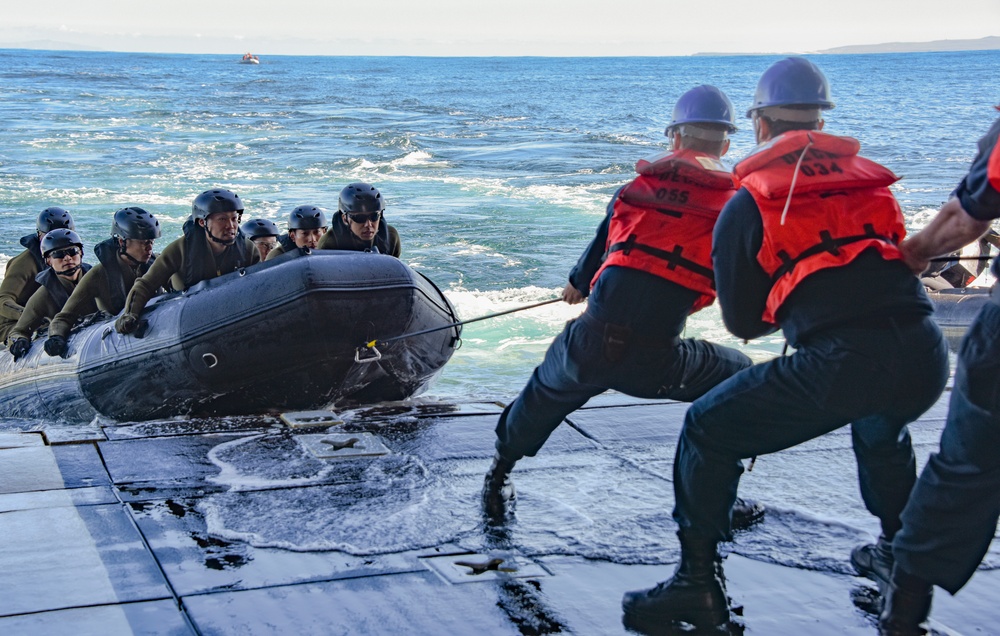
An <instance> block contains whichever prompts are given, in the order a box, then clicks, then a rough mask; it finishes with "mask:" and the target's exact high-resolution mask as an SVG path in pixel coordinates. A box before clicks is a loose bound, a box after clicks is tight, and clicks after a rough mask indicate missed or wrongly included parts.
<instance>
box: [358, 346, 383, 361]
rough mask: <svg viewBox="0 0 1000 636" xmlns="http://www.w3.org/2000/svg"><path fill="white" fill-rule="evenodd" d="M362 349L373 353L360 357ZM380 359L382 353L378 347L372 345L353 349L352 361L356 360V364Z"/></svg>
mask: <svg viewBox="0 0 1000 636" xmlns="http://www.w3.org/2000/svg"><path fill="white" fill-rule="evenodd" d="M362 351H371V352H373V353H374V355H366V356H365V357H363V358H362V357H361V352H362ZM381 359H382V354H381V353H380V352H379V350H378V349H376V348H375V346H374V345H373V346H371V347H358V348H357V349H355V350H354V361H355V362H357V363H358V364H368V363H369V362H377V361H379V360H381Z"/></svg>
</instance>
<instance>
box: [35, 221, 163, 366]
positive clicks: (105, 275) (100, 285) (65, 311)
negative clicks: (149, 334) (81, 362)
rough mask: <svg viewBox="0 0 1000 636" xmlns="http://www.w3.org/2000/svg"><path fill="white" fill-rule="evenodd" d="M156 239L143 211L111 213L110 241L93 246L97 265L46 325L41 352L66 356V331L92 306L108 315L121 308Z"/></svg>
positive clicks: (155, 227)
mask: <svg viewBox="0 0 1000 636" xmlns="http://www.w3.org/2000/svg"><path fill="white" fill-rule="evenodd" d="M158 238H160V222H159V221H157V220H156V217H154V216H153V215H152V214H150V213H149V212H147V211H146V210H143V209H142V208H136V207H130V208H122V209H121V210H118V211H117V212H115V215H114V220H113V222H112V224H111V238H109V239H106V240H104V241H101V242H100V243H98V244H97V245H95V246H94V254H96V255H97V260H98V261H99V262H98V264H97V265H95V266H94V268H93V269H91V270H90V271H89V272H87V273H86V274H85V275H84V276H83V279H82V280H81V281H80V284H79V285H77V286H76V289H75V290H74V291H73V294H72V295H71V296H70V297H69V300H67V301H66V304H65V306H63V308H62V311H60V312H59V313H58V314H56V317H55V318H53V319H52V324H51V325H49V338H48V340H46V341H45V353H47V354H49V355H50V356H64V355H66V350H67V349H68V342H67V338H69V332H70V330H71V329H72V328H73V325H75V324H76V321H77V319H78V318H79V317H80V316H85V315H86V314H88V313H90V312H91V311H93V307H94V306H95V304H96V306H97V309H99V310H100V311H103V312H104V313H106V314H108V315H111V316H114V315H116V314H117V313H118V312H120V311H121V310H122V309H123V308H124V307H125V295H126V294H128V292H129V290H130V289H132V285H133V284H134V283H135V280H136V279H137V278H139V277H140V276H142V275H143V274H145V273H146V272H147V271H149V268H150V266H151V265H152V264H153V261H154V260H155V259H156V255H155V254H153V241H154V240H155V239H158ZM157 291H158V292H159V291H162V290H157Z"/></svg>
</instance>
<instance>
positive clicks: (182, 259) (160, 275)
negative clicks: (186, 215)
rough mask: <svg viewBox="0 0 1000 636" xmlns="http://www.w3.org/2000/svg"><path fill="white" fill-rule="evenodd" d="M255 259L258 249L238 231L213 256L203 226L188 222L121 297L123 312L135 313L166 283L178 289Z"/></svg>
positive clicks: (140, 310) (243, 265)
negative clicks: (234, 241) (233, 238)
mask: <svg viewBox="0 0 1000 636" xmlns="http://www.w3.org/2000/svg"><path fill="white" fill-rule="evenodd" d="M259 262H260V252H258V251H257V247H256V246H255V245H254V244H253V242H252V241H251V240H250V239H248V238H247V237H246V236H245V235H244V234H243V233H242V232H240V233H238V234H237V235H236V243H234V244H233V245H230V246H229V247H227V248H226V250H225V251H224V252H223V253H222V254H220V255H219V257H216V256H215V253H214V252H212V248H211V246H210V245H209V238H208V235H207V234H206V233H205V229H204V228H202V227H201V226H200V225H196V224H194V223H192V222H191V221H188V222H187V223H185V224H184V236H182V237H180V238H179V239H177V240H175V241H174V242H172V243H170V244H169V245H167V246H166V247H165V248H163V251H162V252H161V253H160V255H159V256H157V257H156V261H155V262H154V263H153V265H152V266H151V267H150V268H149V271H148V272H146V273H145V274H143V275H142V276H140V277H139V278H137V279H136V280H135V283H134V284H133V285H132V290H131V291H130V292H129V294H128V297H127V298H126V299H125V310H124V312H125V313H126V314H133V315H135V316H138V315H139V314H141V313H142V310H143V309H145V307H146V303H148V302H149V299H150V298H152V297H153V296H154V294H155V293H156V290H157V289H159V288H160V287H166V286H167V284H168V283H169V284H170V286H171V287H172V288H173V289H174V290H175V291H182V290H185V289H187V288H188V287H191V286H192V285H194V284H196V283H200V282H201V281H203V280H211V279H213V278H216V277H218V276H222V275H223V274H228V273H230V272H234V271H236V270H237V269H239V268H241V267H247V266H249V265H252V264H254V263H259Z"/></svg>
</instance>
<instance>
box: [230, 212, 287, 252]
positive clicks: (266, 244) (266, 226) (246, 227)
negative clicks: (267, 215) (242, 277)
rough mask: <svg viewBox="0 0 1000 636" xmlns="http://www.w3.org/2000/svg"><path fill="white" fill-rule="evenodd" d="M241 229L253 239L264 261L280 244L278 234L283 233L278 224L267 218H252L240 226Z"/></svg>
mask: <svg viewBox="0 0 1000 636" xmlns="http://www.w3.org/2000/svg"><path fill="white" fill-rule="evenodd" d="M240 231H242V232H243V233H244V234H245V235H246V236H247V237H248V238H249V239H250V240H251V241H253V244H254V245H255V246H256V247H257V251H258V252H259V253H260V260H262V261H263V260H266V259H267V255H268V254H270V252H271V250H273V249H274V248H276V247H277V246H278V236H280V235H281V231H280V230H279V229H278V226H277V225H275V224H274V222H273V221H269V220H267V219H250V220H249V221H247V222H246V223H244V224H243V225H242V226H241V227H240Z"/></svg>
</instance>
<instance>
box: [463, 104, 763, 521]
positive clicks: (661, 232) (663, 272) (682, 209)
mask: <svg viewBox="0 0 1000 636" xmlns="http://www.w3.org/2000/svg"><path fill="white" fill-rule="evenodd" d="M735 130H736V126H735V125H734V119H733V107H732V104H731V103H730V101H729V98H728V97H726V95H725V94H724V93H723V92H722V91H720V90H719V89H718V88H716V87H714V86H698V87H696V88H694V89H692V90H690V91H688V92H686V93H684V94H683V95H682V96H681V97H680V99H678V100H677V103H676V105H675V106H674V111H673V120H672V121H671V122H670V125H669V126H667V129H666V136H667V138H668V139H670V141H671V144H672V149H671V150H670V151H668V152H665V153H661V154H658V155H655V156H653V157H649V158H647V159H642V160H640V161H639V162H638V163H637V164H636V171H637V172H638V173H639V174H638V175H637V176H636V178H635V179H634V180H632V181H631V182H629V183H628V184H626V185H625V186H623V187H622V188H620V189H619V190H618V191H617V192H616V193H615V194H614V196H613V197H612V198H611V201H610V203H609V204H608V207H607V216H606V217H605V218H604V220H603V221H602V223H601V225H600V226H599V227H598V230H597V236H596V237H595V238H594V240H593V241H592V242H591V243H590V246H589V247H588V248H587V250H586V251H585V252H584V253H583V255H582V256H581V257H580V259H579V261H578V262H577V265H576V267H574V268H573V270H572V272H571V273H570V276H569V283H568V284H567V285H566V288H565V289H564V290H563V300H564V301H566V302H567V303H569V304H571V305H573V304H577V303H581V302H583V300H584V298H587V297H588V296H589V299H590V300H589V302H588V304H587V309H586V311H584V313H583V314H582V315H581V316H580V317H579V318H577V319H576V320H573V321H571V322H570V323H569V324H567V326H566V328H565V329H564V330H563V332H562V333H561V334H560V335H559V336H557V337H556V339H555V340H554V341H553V342H552V344H551V346H550V347H549V349H548V351H547V352H546V353H545V359H544V361H543V362H542V364H541V365H539V366H538V367H537V368H536V369H535V371H534V373H533V374H532V375H531V378H530V379H529V380H528V384H527V385H526V386H525V387H524V389H523V390H522V391H521V394H520V395H518V397H517V399H516V400H514V401H513V402H512V403H511V404H509V405H508V406H507V408H506V409H504V411H503V413H502V414H501V416H500V419H499V421H498V422H497V426H496V436H497V440H496V456H495V457H494V460H493V464H492V466H490V468H489V470H488V472H487V474H486V479H485V482H484V484H483V491H482V507H483V512H484V514H485V517H486V520H487V522H489V523H502V522H503V521H505V520H506V518H507V516H508V514H509V513H510V512H511V509H512V506H513V503H514V487H513V484H512V483H511V480H510V473H511V470H512V469H513V467H514V464H515V462H517V461H519V460H520V459H521V458H522V457H525V456H529V457H530V456H534V455H535V454H536V453H538V451H539V450H541V448H542V445H543V444H544V443H545V442H546V440H547V439H548V438H549V436H550V435H551V434H552V433H553V432H554V431H555V429H556V428H557V427H558V426H559V425H560V424H561V423H562V422H563V420H564V418H565V417H566V416H567V415H569V414H570V413H572V412H573V411H575V410H576V409H578V408H580V407H582V406H583V405H584V404H586V403H587V401H588V400H589V399H590V398H592V397H594V396H596V395H598V394H600V393H603V392H604V391H606V390H607V389H609V388H610V389H614V390H616V391H621V392H623V393H626V394H628V395H632V396H636V397H642V398H661V399H673V400H681V401H685V402H690V401H692V400H694V399H696V398H698V397H699V396H701V395H702V394H704V393H705V392H707V391H709V390H710V389H712V387H714V386H715V385H716V384H718V383H719V382H722V381H723V380H726V379H727V378H729V377H730V376H732V375H734V374H735V373H737V372H739V371H742V370H743V369H746V368H748V367H750V366H751V361H750V359H749V358H748V357H747V356H745V355H743V354H742V353H740V352H739V351H736V350H735V349H731V348H729V347H723V346H720V345H717V344H714V343H711V342H707V341H705V340H696V339H693V338H682V337H681V334H683V332H684V325H685V323H686V321H687V318H688V316H689V315H691V314H693V313H694V312H696V311H698V310H700V309H702V308H704V307H707V306H708V305H710V304H712V302H713V301H714V300H715V289H714V284H713V280H714V274H713V272H712V260H711V249H712V228H713V227H714V226H715V221H716V218H717V217H718V215H719V211H720V210H721V209H722V206H723V205H725V203H726V202H727V201H728V200H729V199H730V198H731V197H732V196H733V194H735V192H736V186H735V184H734V183H733V177H732V175H731V174H730V173H729V171H728V170H726V169H725V168H724V167H723V165H722V163H721V162H720V161H719V157H721V156H722V155H723V154H725V152H726V151H727V150H728V149H729V134H730V133H732V132H734V131H735ZM682 252H683V256H681V254H682ZM726 512H727V514H728V513H729V509H728V508H727V509H726ZM762 514H763V508H762V507H761V506H760V505H759V504H753V503H748V502H744V503H738V504H737V505H736V506H733V515H734V517H735V518H736V519H737V523H739V524H741V525H743V526H746V525H749V524H750V523H752V522H753V521H755V520H757V519H759V518H760V517H761V515H762Z"/></svg>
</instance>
